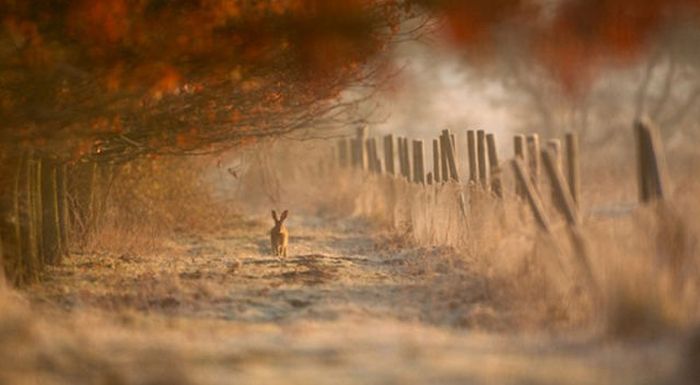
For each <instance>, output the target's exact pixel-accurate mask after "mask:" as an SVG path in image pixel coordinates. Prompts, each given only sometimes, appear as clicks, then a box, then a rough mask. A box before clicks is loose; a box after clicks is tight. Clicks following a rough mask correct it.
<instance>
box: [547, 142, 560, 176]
mask: <svg viewBox="0 0 700 385" xmlns="http://www.w3.org/2000/svg"><path fill="white" fill-rule="evenodd" d="M547 149H548V150H549V151H551V153H552V156H553V157H554V164H555V165H556V166H557V168H559V170H563V169H562V156H561V140H559V139H549V140H548V141H547Z"/></svg>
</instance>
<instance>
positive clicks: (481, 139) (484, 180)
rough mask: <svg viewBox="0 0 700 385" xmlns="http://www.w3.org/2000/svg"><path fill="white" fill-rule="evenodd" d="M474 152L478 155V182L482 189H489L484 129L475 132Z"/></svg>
mask: <svg viewBox="0 0 700 385" xmlns="http://www.w3.org/2000/svg"><path fill="white" fill-rule="evenodd" d="M476 153H477V155H478V157H479V184H481V188H482V189H484V190H488V189H489V174H488V168H487V167H488V164H487V163H486V162H487V161H486V133H485V132H484V130H478V131H477V132H476Z"/></svg>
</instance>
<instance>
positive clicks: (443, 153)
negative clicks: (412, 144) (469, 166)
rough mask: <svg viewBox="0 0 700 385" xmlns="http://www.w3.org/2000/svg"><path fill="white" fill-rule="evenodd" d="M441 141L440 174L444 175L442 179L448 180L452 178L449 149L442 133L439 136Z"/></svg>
mask: <svg viewBox="0 0 700 385" xmlns="http://www.w3.org/2000/svg"><path fill="white" fill-rule="evenodd" d="M438 141H439V143H440V176H442V181H443V182H447V181H448V180H450V176H449V174H448V173H449V171H448V168H449V167H448V166H447V149H446V148H445V142H444V140H443V138H442V135H440V136H439V137H438Z"/></svg>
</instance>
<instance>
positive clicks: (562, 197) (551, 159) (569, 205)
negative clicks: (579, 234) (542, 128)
mask: <svg viewBox="0 0 700 385" xmlns="http://www.w3.org/2000/svg"><path fill="white" fill-rule="evenodd" d="M542 160H543V161H544V169H545V172H546V173H547V176H548V177H549V181H550V183H551V186H552V193H553V194H552V197H553V198H554V206H555V207H556V208H557V209H558V210H559V211H560V212H561V213H562V215H564V217H565V218H566V221H567V222H568V223H569V224H570V225H572V226H577V225H578V224H579V223H580V222H581V219H580V217H579V213H578V209H577V208H576V203H575V202H574V200H573V198H572V196H571V192H570V191H569V187H568V185H567V184H566V180H565V179H564V174H562V172H561V167H559V165H558V164H557V159H556V155H555V153H554V150H553V149H551V148H550V149H547V150H542Z"/></svg>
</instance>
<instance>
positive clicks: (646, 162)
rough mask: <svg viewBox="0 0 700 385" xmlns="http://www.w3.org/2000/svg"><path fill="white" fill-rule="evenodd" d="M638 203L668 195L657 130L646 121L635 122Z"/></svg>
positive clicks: (666, 172) (664, 165)
mask: <svg viewBox="0 0 700 385" xmlns="http://www.w3.org/2000/svg"><path fill="white" fill-rule="evenodd" d="M635 131H636V132H637V135H636V136H637V153H638V155H637V159H638V168H639V170H638V175H639V191H640V201H641V202H642V203H648V202H652V201H656V200H662V199H664V198H665V196H666V195H667V194H668V192H667V188H668V187H667V186H668V179H669V178H668V171H667V167H666V159H665V157H664V153H663V149H662V147H661V139H660V134H659V129H658V127H656V125H654V124H653V123H652V122H651V121H650V120H648V119H640V120H638V121H636V122H635Z"/></svg>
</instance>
